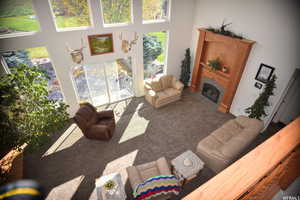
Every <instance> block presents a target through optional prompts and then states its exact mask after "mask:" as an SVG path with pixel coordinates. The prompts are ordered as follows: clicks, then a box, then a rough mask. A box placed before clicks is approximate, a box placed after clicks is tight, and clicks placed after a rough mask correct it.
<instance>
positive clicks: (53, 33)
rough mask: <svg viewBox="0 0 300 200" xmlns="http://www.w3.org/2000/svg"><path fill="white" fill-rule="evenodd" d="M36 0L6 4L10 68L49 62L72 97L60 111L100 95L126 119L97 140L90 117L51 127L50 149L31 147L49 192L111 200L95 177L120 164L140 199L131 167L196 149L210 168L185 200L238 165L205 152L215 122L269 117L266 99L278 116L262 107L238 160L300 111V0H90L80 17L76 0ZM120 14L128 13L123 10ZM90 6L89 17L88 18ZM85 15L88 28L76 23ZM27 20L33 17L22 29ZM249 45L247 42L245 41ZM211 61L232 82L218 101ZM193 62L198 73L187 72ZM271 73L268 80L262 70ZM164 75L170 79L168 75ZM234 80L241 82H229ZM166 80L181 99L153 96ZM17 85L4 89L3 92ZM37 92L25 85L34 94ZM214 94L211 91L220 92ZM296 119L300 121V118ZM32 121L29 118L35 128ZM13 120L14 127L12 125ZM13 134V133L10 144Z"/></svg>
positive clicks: (5, 62) (128, 190) (1, 21)
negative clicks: (74, 9) (207, 86)
mask: <svg viewBox="0 0 300 200" xmlns="http://www.w3.org/2000/svg"><path fill="white" fill-rule="evenodd" d="M24 2H26V3H24V4H20V5H19V4H18V3H16V1H13V0H9V1H6V2H4V1H3V2H1V16H0V27H1V35H0V47H1V48H0V51H1V52H0V55H1V73H3V76H4V75H5V74H10V69H12V68H13V67H12V66H14V65H16V64H20V63H21V64H26V63H31V65H38V66H43V67H41V68H43V69H46V70H48V71H47V72H48V75H50V76H51V79H50V80H49V81H48V82H47V83H46V85H47V86H46V87H47V89H48V93H47V96H48V97H49V98H50V99H51V98H52V99H55V101H57V102H62V103H63V104H64V105H66V106H65V107H64V106H62V107H61V110H59V112H57V114H56V117H57V119H62V121H65V119H66V118H70V119H75V118H76V113H78V112H79V110H80V109H81V107H82V106H80V104H81V105H83V106H86V103H87V102H89V103H90V104H91V105H93V106H94V107H96V108H97V109H98V111H103V110H112V111H113V112H112V113H113V114H112V116H113V119H114V121H115V122H114V124H115V125H114V128H111V129H109V130H107V131H103V130H97V131H95V133H94V132H93V133H92V137H94V136H95V135H96V136H95V137H96V138H91V139H89V138H88V137H89V136H88V134H87V135H86V133H85V131H84V130H85V128H82V127H80V126H81V125H82V124H81V123H80V122H78V120H77V121H76V119H75V121H72V120H71V121H68V120H67V121H68V123H67V124H59V125H60V126H58V125H57V126H56V127H55V126H53V127H51V128H52V130H54V132H55V133H53V134H52V135H51V136H50V139H49V140H48V141H47V142H45V143H43V145H42V146H41V147H40V146H39V144H38V148H37V149H36V150H35V151H33V152H31V151H27V150H26V151H25V152H24V160H23V161H24V162H23V165H24V166H23V172H24V173H23V178H24V179H33V180H35V181H37V182H38V183H39V184H40V185H41V186H42V187H44V188H45V191H46V192H45V196H46V197H45V198H46V199H97V198H100V197H99V196H101V195H102V193H101V194H98V190H97V188H98V187H96V185H95V180H96V179H97V180H98V179H100V177H103V176H105V175H110V174H115V173H117V174H118V176H117V178H119V175H120V176H121V183H119V182H118V183H117V184H118V185H119V186H120V185H124V188H125V191H124V193H125V195H126V196H127V199H133V190H134V189H136V188H135V186H134V187H133V185H135V184H132V181H131V180H130V178H131V177H134V176H130V174H129V173H128V168H130V167H134V166H139V165H143V164H147V163H150V162H153V161H157V162H158V160H159V159H160V158H161V157H163V158H164V159H163V160H164V161H161V160H160V161H159V162H166V163H167V164H168V165H170V166H169V168H170V170H171V171H172V175H173V176H175V177H176V174H175V173H174V169H171V166H173V168H174V165H175V164H174V163H176V162H177V161H178V160H177V161H174V160H175V159H176V158H179V160H180V158H181V157H180V156H181V155H182V154H184V153H186V152H191V153H187V154H184V156H183V157H188V158H190V160H189V159H187V160H186V163H185V164H186V165H189V161H191V160H193V159H194V155H196V161H197V163H198V164H199V163H200V164H199V165H200V166H202V165H204V166H203V167H201V170H200V168H199V170H200V171H197V170H196V171H197V173H196V174H197V175H196V176H195V177H194V176H193V177H192V178H191V179H190V180H188V181H187V180H185V181H186V182H185V181H184V184H183V183H181V184H179V185H180V192H179V195H177V196H176V195H174V196H172V197H171V199H181V198H184V197H185V196H186V195H188V194H189V193H191V192H193V191H194V190H195V191H196V189H197V188H198V187H201V185H203V184H204V183H208V181H209V180H213V178H216V177H220V176H221V175H222V173H219V172H220V171H222V170H223V169H224V168H226V167H228V164H227V165H226V166H222V167H221V170H219V169H218V170H214V167H213V166H214V165H211V164H210V161H207V160H206V158H205V155H203V151H202V153H199V151H198V147H197V146H198V144H199V143H200V141H202V140H204V139H205V138H206V137H208V136H210V135H211V134H212V133H213V132H214V131H217V130H219V129H220V128H222V127H223V126H225V125H226V124H228V123H229V122H230V121H232V120H240V118H239V116H241V115H245V116H249V115H250V114H251V112H252V113H254V117H253V115H252V117H251V118H258V117H257V112H255V111H256V110H255V109H254V108H258V112H259V113H260V114H261V113H265V114H266V115H264V114H261V115H260V116H259V118H260V120H257V121H259V123H258V124H259V125H257V126H258V127H260V126H261V127H260V128H258V130H256V129H255V128H253V126H251V127H252V128H250V130H252V131H254V132H255V133H253V134H254V135H253V138H251V139H249V138H248V139H247V141H249V142H250V141H251V142H250V143H249V144H248V143H247V144H246V143H245V144H244V145H242V147H240V144H239V145H237V144H234V145H233V146H234V147H240V148H238V149H237V148H234V149H233V151H236V152H233V154H234V155H235V154H239V155H235V158H234V159H232V160H230V163H232V162H234V161H236V160H238V159H239V158H241V156H242V155H245V154H246V153H247V152H251V150H255V147H256V146H257V145H259V144H262V143H263V142H264V141H265V140H267V139H268V138H270V139H271V138H272V137H273V135H274V134H275V135H274V136H276V134H277V132H278V130H279V129H281V128H282V127H283V126H285V127H284V128H283V129H282V130H284V129H285V128H287V127H289V125H288V124H290V123H294V122H292V121H294V120H295V119H296V118H297V117H299V112H298V110H299V107H298V104H297V102H299V95H291V94H295V93H299V92H298V90H297V89H298V85H299V84H298V83H299V81H298V80H299V79H298V77H299V75H298V74H299V72H298V70H297V69H299V56H298V55H297V52H299V48H300V47H299V45H298V44H299V39H298V35H299V33H300V29H299V19H300V17H299V13H298V8H299V4H298V3H297V1H293V0H288V1H283V0H275V1H271V0H267V1H264V2H262V1H258V0H255V1H249V2H240V1H237V0H230V1H226V2H219V1H216V0H213V1H208V0H186V1H180V0H151V1H150V0H149V1H147V0H132V1H130V0H114V1H113V0H101V1H100V0H99V1H94V0H93V1H92V0H90V1H88V0H87V1H82V2H84V3H83V5H81V6H83V7H82V9H83V10H84V12H83V13H79V14H75V15H72V16H71V17H70V16H68V15H71V14H70V12H71V11H69V10H68V9H66V8H65V7H67V8H68V6H71V3H70V4H68V1H62V0H50V1H47V0H42V1H41V0H32V1H29V0H24ZM73 3H74V2H73ZM78 4H79V3H78ZM156 4H157V5H158V6H157V5H156ZM75 5H76V3H75ZM113 5H114V6H115V7H114V6H113ZM153 5H155V6H153ZM22 6H26V9H28V8H31V11H30V12H31V13H30V12H29V11H26V12H28V13H27V14H26V12H25V11H24V10H26V9H23V11H24V12H25V14H23V15H24V16H25V15H26V17H27V18H26V22H25V21H21V20H22V19H24V16H23V15H22V16H21V17H22V18H18V19H16V17H18V14H15V12H18V9H13V8H20V10H22V9H21V8H23V7H22ZM151 6H152V7H151ZM2 8H4V9H2ZM63 8H64V9H63ZM151 8H152V9H151ZM5 10H10V11H11V12H10V13H9V12H5ZM29 10H30V9H29ZM65 10H67V11H65ZM70 10H71V9H70ZM157 10H158V11H157ZM12 11H14V12H12ZM23 11H22V12H23ZM117 13H121V14H120V16H123V15H124V16H125V17H124V16H123V17H121V18H120V16H119V18H117V17H114V15H116V14H117ZM20 15H21V14H20ZM28 16H29V17H28ZM82 16H84V19H80V18H81V17H82ZM71 18H72V19H71ZM75 18H76V20H78V22H80V23H81V25H80V26H78V25H76V26H75V27H74V24H72V23H74V21H76V20H75ZM77 18H79V19H80V20H79V19H77ZM119 19H122V20H119ZM18 21H20V23H21V24H23V26H22V28H21V29H20V28H19V26H20V25H19V24H17V23H16V22H18ZM28 21H30V25H29V22H28ZM33 23H35V25H32V24H33ZM24 24H26V26H24ZM75 24H76V23H75ZM32 27H33V28H32ZM18 28H19V29H18ZM31 28H32V29H31ZM207 30H210V31H207ZM222 30H223V32H222ZM212 31H213V32H214V33H212ZM216 32H219V33H216ZM220 32H221V34H220ZM222 34H223V35H222ZM226 34H227V35H226ZM241 37H242V38H243V39H241ZM219 38H221V39H219ZM224 38H225V39H226V41H225V42H224V41H223V39H224ZM227 38H229V39H227ZM102 40H104V41H105V42H103V44H105V45H106V44H107V43H110V45H108V46H105V47H106V48H107V49H106V48H104V47H102V48H97V46H101V45H102V46H104V45H103V44H102V43H101V42H99V43H96V42H97V41H102ZM213 40H216V41H213ZM221 40H222V41H221ZM95 41H96V42H95ZM220 41H221V42H220ZM228 41H230V42H228ZM245 41H246V42H245ZM201 42H202V43H201ZM235 42H236V43H235ZM220 43H222V44H223V43H225V44H226V45H225V46H224V45H222V44H220ZM241 44H245V45H246V47H244V48H242V47H241ZM228 45H231V46H228ZM153 49H154V50H157V51H152V50H153ZM187 49H190V50H189V51H188V50H187ZM189 54H190V55H189ZM24 55H25V57H26V59H24V57H23V56H24ZM149 55H151V56H152V57H151V56H149ZM148 59H149V60H148ZM25 61H26V62H25ZM212 61H213V62H212ZM19 62H20V63H19ZM213 63H217V64H220V65H221V66H219V67H220V68H219V69H213ZM184 67H186V68H184ZM217 67H218V66H217ZM208 68H209V70H208V72H207V73H206V74H209V76H210V77H211V76H213V77H214V78H212V79H214V80H215V81H213V82H214V83H215V82H217V83H221V84H215V88H217V89H219V91H220V95H219V96H218V98H217V100H216V101H212V100H211V99H209V98H207V97H205V96H204V95H203V91H204V90H203V82H204V80H206V79H204V78H207V76H206V77H203V76H204V74H205V73H204V72H203V70H205V69H208ZM23 69H24V68H22V69H20V71H21V72H22V70H23ZM183 69H186V70H187V71H188V73H183V71H184V70H183ZM237 69H238V70H237ZM21 72H19V75H20V73H21ZM185 72H186V71H185ZM28 73H29V72H28ZM187 74H188V75H187ZM212 74H213V75H212ZM216 74H218V75H220V76H216ZM166 75H167V76H166ZM168 75H170V76H168ZM273 75H276V80H275V85H276V87H275V85H271V84H270V83H271V80H272V77H273ZM264 76H265V77H266V78H265V79H267V81H266V80H265V79H263V78H261V77H264ZM162 77H167V78H166V79H165V80H163V79H162ZM224 77H225V78H224ZM158 79H161V82H159V81H157V80H158ZM167 79H168V80H167ZM225 79H226V80H225ZM3 80H4V79H3ZM179 80H181V81H179ZM184 80H185V81H184ZM186 80H187V81H186ZM218 80H221V81H219V82H218ZM155 81H156V83H155ZM181 82H182V83H181ZM224 82H226V86H228V88H229V89H226V87H221V86H224V85H222V83H224ZM227 82H228V83H230V84H227ZM148 83H150V84H148ZM208 83H212V82H208ZM21 84H24V82H22V83H21ZM154 84H156V86H154ZM157 84H160V86H159V87H161V88H159V89H158V90H159V91H161V90H163V87H164V85H172V87H174V89H177V90H178V91H176V94H175V93H174V91H175V90H173V91H171V90H168V92H167V91H164V92H165V93H164V94H168V95H169V96H170V95H172V93H174V94H175V95H174V96H175V97H172V98H168V99H167V97H166V99H163V100H161V102H158V101H156V99H157V98H152V97H153V95H155V94H153V92H154V93H156V92H159V91H156V89H157V88H156V89H155V88H154V87H157ZM297 84H298V85H297ZM267 85H269V86H270V88H272V91H271V92H270V93H269V94H268V95H261V94H266V93H267V92H268V90H266V88H268V87H267ZM148 86H149V87H150V90H148V89H147V87H148ZM29 87H30V86H29ZM166 87H169V86H166ZM220 87H221V88H223V89H220ZM49 88H51V90H50V89H49ZM153 88H154V89H153ZM31 89H32V88H31ZM7 91H8V90H5V91H4V90H3V95H5V94H6V93H5V92H7ZM28 91H30V90H26V91H25V89H24V92H23V94H22V95H26V94H28ZM228 91H230V92H228ZM16 92H18V91H16ZM26 92H27V93H26ZM211 92H212V90H209V92H208V94H210V93H211ZM20 93H21V92H19V93H18V94H20ZM271 93H273V94H271ZM43 94H45V93H43ZM22 95H21V96H22ZM210 96H211V97H212V96H213V95H210ZM260 96H263V97H265V96H267V101H265V102H264V103H265V104H264V105H262V103H257V104H255V102H258V101H257V100H258V99H259V97H260ZM30 98H33V97H30ZM163 98H164V96H163ZM261 99H262V98H261ZM45 101H46V100H45ZM47 103H49V104H51V102H47ZM3 105H4V104H3ZM26 105H29V104H26ZM51 105H53V104H51ZM5 106H6V105H5ZM31 106H32V107H33V108H34V106H35V105H31ZM251 106H257V107H252V109H250V111H249V112H250V113H247V112H246V109H247V108H251ZM36 107H38V106H36ZM54 107H55V106H54ZM1 108H2V103H1ZM3 108H4V107H3ZM23 112H24V111H23ZM47 112H50V111H49V110H47ZM47 112H43V113H44V114H43V115H42V114H41V115H38V114H37V115H35V118H34V120H33V121H32V123H34V121H36V122H38V123H39V124H42V119H43V120H49V119H48V118H47V116H48V115H46V114H45V113H47ZM59 113H60V114H59ZM62 113H64V114H65V115H63V116H62ZM49 116H50V115H49ZM83 116H85V117H86V116H87V114H86V113H84V114H83ZM30 117H31V116H30ZM56 117H53V119H55V118H56ZM74 117H75V118H74ZM53 119H52V121H55V120H53ZM63 119H64V120H63ZM242 120H243V119H242ZM251 121H252V119H251ZM298 121H299V120H298ZM18 123H20V121H18ZM30 123H31V122H30ZM241 123H243V122H241ZM251 123H252V122H251ZM1 124H2V123H1ZM20 124H22V123H20ZM80 124H81V125H80ZM294 124H296V125H298V127H299V123H298V124H297V123H294ZM286 125H287V126H286ZM292 125H293V124H292ZM1 126H2V125H1ZM83 126H85V125H83ZM278 126H279V127H278ZM60 127H62V128H60ZM22 128H23V127H22ZM31 128H32V127H30V125H28V127H27V130H26V131H28V132H29V130H30V129H31ZM223 128H224V127H223ZM1 129H2V128H1ZM112 129H114V131H111V130H112ZM254 129H255V130H254ZM2 130H3V131H2V132H1V134H3V135H5V134H7V133H9V132H11V130H10V131H8V132H5V130H6V129H2ZM23 130H24V129H23ZM236 130H239V129H238V128H236ZM298 130H299V129H298ZM100 132H105V134H102V135H101V133H100ZM225 132H226V131H225ZM227 132H228V130H227ZM229 132H230V131H229ZM239 132H242V131H241V130H239ZM259 133H261V134H259ZM278 133H280V132H278ZM46 135H47V134H46ZM100 135H101V136H100ZM104 135H105V136H104ZM248 135H250V134H248ZM220 137H221V136H220ZM3 138H5V137H4V136H3ZM34 138H35V136H34ZM103 138H105V139H108V138H109V140H103ZM26 139H27V138H26ZM99 139H100V140H99ZM1 140H2V139H1ZM244 141H246V139H243V141H242V142H241V143H243V142H244ZM295 141H297V140H296V139H295ZM6 143H8V142H6V141H4V140H3V144H6ZM33 143H35V142H34V141H33ZM36 143H38V142H36ZM1 144H2V143H1ZM290 148H291V149H290V150H294V149H295V147H293V146H291V147H290ZM26 149H27V147H26ZM200 149H201V148H200ZM201 150H203V148H202V149H201ZM204 151H205V150H204ZM241 151H242V155H240V153H241ZM236 156H238V157H236ZM285 156H287V155H285ZM198 159H200V161H201V162H199V160H198ZM173 161H174V162H173ZM196 161H195V162H196ZM279 161H280V162H281V159H279ZM201 163H202V164H201ZM218 166H220V165H219V164H218ZM198 167H199V166H198ZM230 167H232V166H230ZM202 168H203V169H202ZM216 171H217V172H216ZM227 171H229V170H227ZM216 174H217V175H216ZM1 175H2V174H1ZM158 175H161V174H157V176H158ZM164 175H166V174H164ZM193 175H194V174H193ZM298 176H299V175H298ZM148 178H149V177H148ZM177 178H178V177H177ZM297 180H298V182H299V178H298V179H297ZM182 184H183V185H182ZM1 185H2V184H1ZM173 192H174V193H176V191H173ZM277 192H278V191H277ZM277 195H278V194H277ZM125 198H126V197H125ZM121 199H122V198H121ZM123 199H124V198H123ZM153 199H155V197H154V198H153ZM191 199H192V198H191ZM194 199H197V198H194ZM216 199H218V198H216ZM227 199H228V198H227Z"/></svg>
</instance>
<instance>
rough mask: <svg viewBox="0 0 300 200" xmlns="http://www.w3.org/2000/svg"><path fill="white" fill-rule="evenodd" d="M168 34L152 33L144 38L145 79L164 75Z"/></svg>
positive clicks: (163, 32)
mask: <svg viewBox="0 0 300 200" xmlns="http://www.w3.org/2000/svg"><path fill="white" fill-rule="evenodd" d="M166 42H167V32H166V31H162V32H151V33H147V34H144V37H143V52H144V53H143V58H144V79H149V78H155V77H156V76H158V75H160V74H163V73H164V68H165V55H166Z"/></svg>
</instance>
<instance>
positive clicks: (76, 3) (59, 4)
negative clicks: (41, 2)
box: [51, 0, 91, 28]
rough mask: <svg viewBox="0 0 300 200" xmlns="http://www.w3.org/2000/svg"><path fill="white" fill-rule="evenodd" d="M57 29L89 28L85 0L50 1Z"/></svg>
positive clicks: (87, 9) (87, 7)
mask: <svg viewBox="0 0 300 200" xmlns="http://www.w3.org/2000/svg"><path fill="white" fill-rule="evenodd" d="M51 5H52V11H53V13H54V15H55V16H56V24H57V27H58V28H67V27H80V26H90V24H91V23H90V18H89V6H88V2H87V0H51Z"/></svg>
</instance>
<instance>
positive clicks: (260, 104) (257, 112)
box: [245, 75, 277, 120]
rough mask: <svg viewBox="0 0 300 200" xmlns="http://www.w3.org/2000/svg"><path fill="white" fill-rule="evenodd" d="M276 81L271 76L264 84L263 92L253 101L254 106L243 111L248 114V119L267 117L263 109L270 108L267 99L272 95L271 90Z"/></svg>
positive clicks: (274, 76)
mask: <svg viewBox="0 0 300 200" xmlns="http://www.w3.org/2000/svg"><path fill="white" fill-rule="evenodd" d="M276 79H277V77H276V75H273V76H272V77H271V79H270V80H269V81H268V82H267V83H266V86H265V88H264V91H263V92H262V93H261V94H260V95H259V97H258V98H257V99H256V100H255V102H254V104H253V105H252V106H251V107H249V108H247V109H246V110H245V112H246V113H247V114H249V115H248V117H250V118H255V119H259V120H260V119H261V118H262V117H265V116H267V113H266V111H265V109H266V107H268V106H270V103H269V98H270V96H272V95H274V93H273V90H274V89H275V88H276V83H275V81H276Z"/></svg>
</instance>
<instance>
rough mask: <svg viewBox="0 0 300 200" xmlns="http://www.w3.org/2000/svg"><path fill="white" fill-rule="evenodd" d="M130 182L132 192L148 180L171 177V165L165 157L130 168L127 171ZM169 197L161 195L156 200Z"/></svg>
mask: <svg viewBox="0 0 300 200" xmlns="http://www.w3.org/2000/svg"><path fill="white" fill-rule="evenodd" d="M126 170H127V173H128V178H129V182H130V185H131V188H132V190H134V189H135V188H136V187H137V186H138V185H139V184H142V183H144V182H145V181H146V180H147V179H149V178H151V177H154V176H160V175H171V174H172V173H171V170H170V167H169V164H168V162H167V160H166V158H165V157H161V158H159V159H158V160H156V161H153V162H149V163H145V164H141V165H138V166H130V167H128V168H127V169H126ZM170 197H171V195H170V194H168V195H160V196H158V197H156V198H153V199H155V200H161V199H169V198H170Z"/></svg>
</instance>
